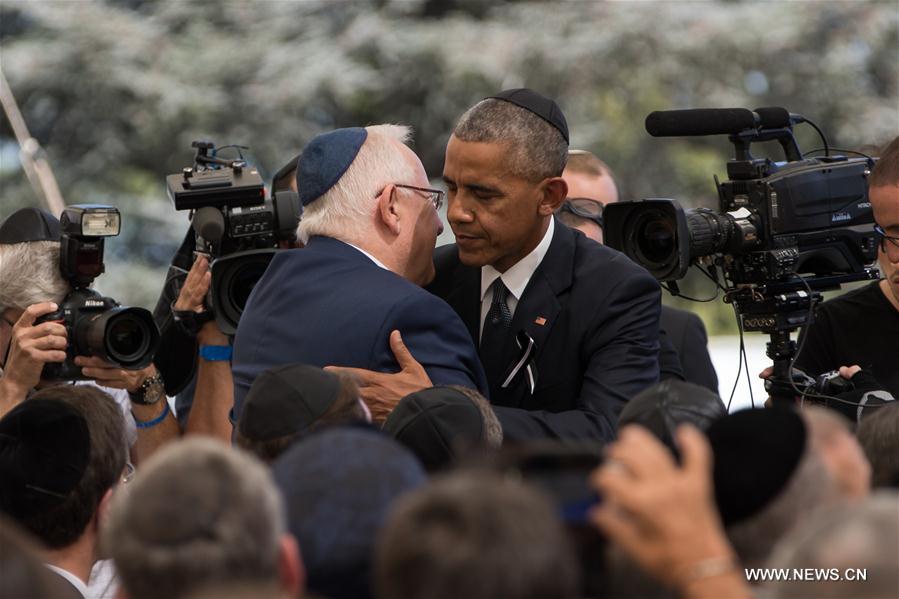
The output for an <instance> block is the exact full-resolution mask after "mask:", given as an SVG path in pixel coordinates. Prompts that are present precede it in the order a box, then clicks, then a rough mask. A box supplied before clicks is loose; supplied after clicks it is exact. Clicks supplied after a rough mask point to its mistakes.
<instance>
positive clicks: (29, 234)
mask: <svg viewBox="0 0 899 599" xmlns="http://www.w3.org/2000/svg"><path fill="white" fill-rule="evenodd" d="M27 241H59V219H57V218H56V217H55V216H53V215H52V214H50V213H49V212H47V211H46V210H43V209H41V208H22V209H21V210H16V211H15V212H13V213H12V214H10V215H9V218H7V219H6V220H5V221H3V224H2V225H0V244H2V245H11V244H13V243H25V242H27Z"/></svg>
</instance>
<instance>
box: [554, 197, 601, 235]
mask: <svg viewBox="0 0 899 599" xmlns="http://www.w3.org/2000/svg"><path fill="white" fill-rule="evenodd" d="M602 209H603V203H602V202H599V201H597V200H591V199H590V198H565V201H564V202H562V206H561V207H560V208H559V212H570V213H571V214H574V215H575V216H580V217H581V218H586V219H587V220H591V221H593V222H594V223H596V224H597V225H599V227H600V228H602V226H603V221H602Z"/></svg>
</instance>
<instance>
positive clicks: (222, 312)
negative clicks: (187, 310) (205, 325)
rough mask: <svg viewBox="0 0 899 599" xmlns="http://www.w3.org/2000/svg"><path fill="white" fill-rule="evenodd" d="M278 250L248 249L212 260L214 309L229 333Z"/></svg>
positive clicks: (233, 330)
mask: <svg viewBox="0 0 899 599" xmlns="http://www.w3.org/2000/svg"><path fill="white" fill-rule="evenodd" d="M277 251H278V250H275V249H260V250H247V251H245V252H238V253H236V254H231V255H230V256H225V257H224V258H218V259H216V260H215V262H213V263H212V290H211V297H212V309H213V311H214V312H215V319H216V322H217V323H218V325H219V328H220V329H221V330H222V332H223V333H225V334H226V335H233V334H234V333H235V332H236V331H237V323H238V322H240V315H241V314H243V311H244V308H246V306H247V301H249V299H250V294H251V293H252V292H253V288H254V287H256V284H257V283H258V282H259V279H261V278H262V275H263V274H265V270H266V269H267V268H268V265H269V262H271V261H272V258H273V257H274V256H275V253H277Z"/></svg>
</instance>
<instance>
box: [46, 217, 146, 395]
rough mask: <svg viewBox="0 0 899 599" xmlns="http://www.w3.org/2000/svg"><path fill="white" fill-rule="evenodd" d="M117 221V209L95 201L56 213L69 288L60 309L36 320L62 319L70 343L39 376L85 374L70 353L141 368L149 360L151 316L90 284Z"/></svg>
mask: <svg viewBox="0 0 899 599" xmlns="http://www.w3.org/2000/svg"><path fill="white" fill-rule="evenodd" d="M120 224H121V217H120V216H119V211H118V210H116V209H115V208H113V207H112V206H102V205H99V204H78V205H74V206H69V207H67V208H66V209H65V210H64V211H63V213H62V215H61V216H60V218H59V225H60V250H59V269H60V271H61V272H62V275H63V277H64V278H65V279H66V280H67V281H69V283H70V284H71V285H72V290H71V291H70V292H69V294H68V295H66V297H65V299H64V300H63V302H62V304H61V305H60V306H59V310H57V311H56V312H53V313H51V314H47V315H45V316H42V317H41V318H39V319H38V320H37V321H36V323H42V322H48V321H62V324H63V325H64V326H65V327H66V332H67V335H68V340H69V345H68V347H67V348H66V361H65V362H63V363H48V364H45V365H44V369H43V372H42V373H41V378H42V379H44V380H55V381H64V380H83V379H85V378H87V377H84V376H82V374H81V368H79V367H78V366H76V365H75V363H74V359H75V356H98V357H100V358H102V359H104V360H106V361H107V362H110V363H112V364H114V365H116V366H120V367H121V368H125V369H128V370H140V369H141V368H145V367H146V366H148V365H149V364H150V362H151V361H152V360H153V355H154V354H155V353H156V348H157V346H158V345H159V330H158V329H157V328H156V323H155V322H154V321H153V315H152V314H150V312H149V311H148V310H144V309H143V308H128V307H125V306H120V305H119V304H118V302H116V301H115V300H114V299H112V298H109V297H103V296H101V295H100V294H99V293H97V292H96V291H94V290H93V289H90V284H91V283H92V282H93V280H94V279H95V278H97V277H98V276H100V275H101V274H102V273H103V272H104V270H105V267H104V265H103V245H104V242H103V240H104V238H105V237H114V236H116V235H118V234H119V228H120Z"/></svg>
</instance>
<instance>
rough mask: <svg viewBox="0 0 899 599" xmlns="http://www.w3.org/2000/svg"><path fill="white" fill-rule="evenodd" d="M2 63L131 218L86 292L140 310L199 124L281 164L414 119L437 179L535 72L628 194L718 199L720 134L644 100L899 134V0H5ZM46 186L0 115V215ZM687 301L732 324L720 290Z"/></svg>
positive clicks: (46, 138) (73, 199)
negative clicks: (167, 180)
mask: <svg viewBox="0 0 899 599" xmlns="http://www.w3.org/2000/svg"><path fill="white" fill-rule="evenodd" d="M0 61H2V62H0V65H2V69H3V72H4V74H5V75H6V77H7V79H8V80H9V83H10V86H11V87H12V90H13V93H14V94H15V96H16V98H17V99H18V102H19V104H20V106H21V108H22V111H23V113H24V116H25V119H26V121H27V123H28V126H29V127H30V129H31V133H32V135H33V136H34V137H35V138H36V139H37V140H38V141H39V142H40V143H41V144H42V146H43V147H44V148H45V150H46V153H47V157H48V159H49V161H50V163H51V164H52V166H53V168H54V170H55V173H56V176H57V178H58V180H59V183H60V187H61V189H62V192H63V196H64V198H65V200H66V202H67V203H69V204H72V203H83V202H104V203H111V204H114V205H116V206H118V207H119V209H120V210H121V211H122V213H123V215H124V220H123V234H122V235H121V237H120V238H117V239H114V240H111V241H110V243H109V244H108V250H107V252H108V259H107V263H108V264H107V274H106V275H104V276H103V277H101V279H100V280H99V281H98V287H99V288H100V289H101V290H102V291H104V292H105V293H109V294H111V295H113V296H114V297H116V298H117V299H119V300H120V301H122V302H124V303H131V304H136V305H143V306H147V307H152V306H153V304H154V303H155V299H156V296H157V294H158V291H159V288H160V287H161V285H162V281H163V273H164V269H165V266H166V265H167V263H168V261H169V259H170V258H171V256H172V254H173V252H174V249H175V247H176V245H177V243H178V241H179V240H180V239H181V238H182V237H183V234H184V231H185V230H186V227H187V215H186V214H183V213H176V212H175V211H174V209H173V207H172V205H171V203H170V202H169V200H168V199H167V198H166V194H165V185H164V177H165V175H167V174H171V173H176V172H179V171H180V170H181V168H182V167H184V166H188V165H190V164H191V161H192V157H193V152H192V150H191V148H190V143H191V141H192V140H195V139H210V140H213V141H215V142H216V143H217V144H218V145H224V144H231V143H237V144H242V145H246V146H250V148H251V150H250V152H249V156H250V157H251V161H252V162H253V163H254V164H256V165H257V166H259V167H260V169H261V170H262V171H263V173H266V174H271V173H273V172H274V171H276V170H277V169H278V168H279V167H280V166H281V165H282V164H283V163H284V162H286V161H287V160H288V159H289V158H290V157H291V156H293V155H294V154H296V153H297V152H298V151H299V150H300V149H301V148H302V146H303V145H304V144H305V143H306V142H307V141H308V140H309V139H310V138H311V137H312V136H314V135H315V134H317V133H319V132H321V131H323V130H327V129H331V128H335V127H343V126H352V125H364V124H369V123H378V122H397V123H406V124H410V125H412V126H413V127H414V128H415V132H416V133H415V149H416V151H417V152H418V153H419V155H420V156H421V158H422V161H423V162H424V164H425V168H426V169H427V171H428V174H429V175H430V176H431V177H432V178H435V179H439V177H440V174H441V171H442V167H443V152H444V148H445V144H446V141H447V139H448V136H449V132H450V130H451V128H452V126H453V124H454V122H455V119H457V118H458V117H459V115H461V113H462V112H463V111H464V110H465V109H466V108H468V107H469V106H471V105H472V104H473V103H474V102H475V101H477V100H479V99H481V98H483V97H484V96H487V95H490V94H491V93H494V92H496V91H498V90H500V89H504V88H511V87H521V86H528V87H532V88H534V89H537V90H539V91H541V92H542V93H544V94H546V95H549V96H552V97H554V98H556V100H557V101H558V102H559V104H560V105H561V106H562V108H563V110H564V111H565V114H566V116H567V118H568V122H569V125H570V128H571V131H572V134H571V138H572V139H571V141H572V147H576V148H584V149H589V150H591V151H593V152H595V153H596V154H597V155H599V156H600V157H601V158H602V159H603V160H605V161H606V162H608V163H609V165H610V166H611V167H612V168H613V170H614V171H615V173H616V176H617V179H618V181H619V185H620V187H621V191H622V197H623V199H633V198H638V197H673V198H678V199H680V200H681V202H682V203H683V204H685V205H687V206H709V207H716V206H717V197H716V194H715V189H714V186H713V183H712V176H713V175H714V174H718V176H719V177H721V178H724V175H725V162H726V160H727V159H728V158H729V157H730V155H731V148H730V145H729V144H728V142H727V140H726V138H725V137H711V138H692V139H654V138H651V137H650V136H649V135H648V134H646V132H645V131H644V129H643V120H644V118H645V116H646V115H647V114H648V113H649V112H651V111H653V110H659V109H666V108H696V107H730V106H744V107H749V108H754V107H757V106H772V105H775V106H785V107H787V108H789V109H790V110H791V111H792V112H798V113H801V114H804V115H806V116H808V117H809V118H811V119H813V120H814V121H816V123H817V124H818V125H819V126H821V127H822V128H823V129H824V131H825V132H826V133H827V134H828V137H829V140H830V142H831V145H833V146H836V147H840V148H849V149H853V148H860V147H865V146H869V147H870V146H871V145H879V144H881V143H883V142H885V141H887V140H888V139H890V138H892V137H893V136H895V135H897V134H899V4H897V1H896V0H885V1H851V0H847V1H828V2H820V1H814V2H777V3H775V2H748V1H746V2H740V1H729V2H719V1H707V2H677V1H668V2H598V1H596V2H594V1H577V2H496V1H494V2H488V1H486V0H484V1H478V0H371V1H359V2H337V1H323V2H318V1H287V0H282V1H273V0H269V1H250V0H245V1H241V2H231V1H223V2H203V3H199V2H189V1H187V0H183V1H168V2H165V1H151V0H107V1H101V0H84V1H68V2H53V1H44V0H26V1H14V0H2V2H0ZM797 134H798V139H799V142H800V146H801V147H802V148H803V149H805V150H810V149H812V148H816V147H820V145H821V144H820V142H819V140H818V138H817V136H816V134H815V133H814V131H813V130H811V129H810V128H808V127H807V126H800V127H799V128H798V129H797ZM37 202H38V199H37V196H36V195H35V194H34V192H33V191H32V189H31V188H30V186H29V184H28V181H27V179H26V178H25V176H24V174H23V172H22V170H21V167H20V165H19V159H18V146H17V144H16V143H15V139H14V137H13V136H12V131H11V128H10V126H9V123H8V122H7V121H6V120H5V119H3V121H2V124H0V218H2V217H5V216H7V215H8V214H10V213H11V212H12V211H13V210H15V209H17V208H20V207H22V206H27V205H36V204H37ZM449 240H450V239H446V241H449ZM685 287H686V288H687V289H689V290H691V291H692V292H693V293H694V294H696V295H703V294H706V295H710V294H712V293H713V290H712V289H711V287H710V284H709V285H706V284H704V283H702V282H700V281H699V280H688V281H687V282H686V283H685ZM667 301H671V300H670V299H667V300H666V302H667ZM690 308H692V309H695V310H697V311H700V312H701V313H702V315H703V317H704V318H705V319H706V323H707V325H708V326H709V328H710V330H711V331H712V332H728V331H733V330H735V327H734V325H733V316H732V313H731V312H730V310H729V308H727V307H726V306H724V305H723V304H721V303H720V302H713V303H709V304H702V305H691V306H690Z"/></svg>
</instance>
